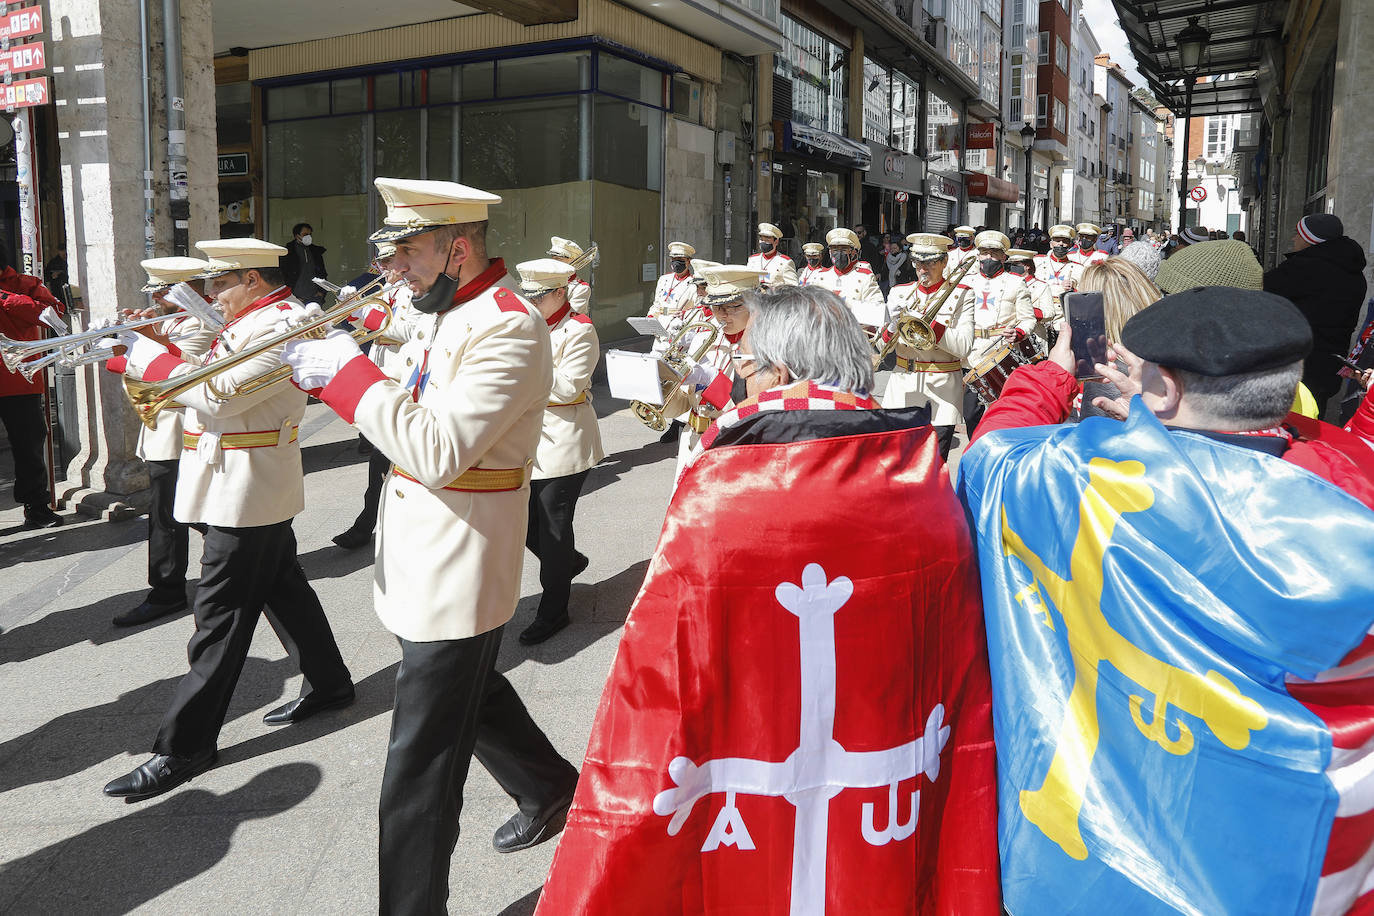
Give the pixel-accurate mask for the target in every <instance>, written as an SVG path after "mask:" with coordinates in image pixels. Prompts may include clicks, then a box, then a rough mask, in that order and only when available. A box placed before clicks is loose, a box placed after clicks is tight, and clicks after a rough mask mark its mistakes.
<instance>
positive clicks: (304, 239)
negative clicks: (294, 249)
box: [301, 232, 315, 245]
mask: <svg viewBox="0 0 1374 916" xmlns="http://www.w3.org/2000/svg"><path fill="white" fill-rule="evenodd" d="M314 241H315V237H314V236H313V235H311V234H310V233H309V232H307V233H306V234H305V235H303V236H301V244H302V245H309V244H311V243H312V242H314Z"/></svg>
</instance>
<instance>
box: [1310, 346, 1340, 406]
mask: <svg viewBox="0 0 1374 916" xmlns="http://www.w3.org/2000/svg"><path fill="white" fill-rule="evenodd" d="M1341 365H1342V363H1341V361H1340V360H1339V359H1336V358H1335V357H1334V356H1331V355H1330V354H1329V353H1313V354H1312V355H1311V356H1309V357H1307V359H1306V360H1305V361H1304V362H1303V367H1302V383H1303V384H1304V385H1306V386H1307V390H1308V391H1310V392H1312V397H1313V398H1315V399H1316V401H1317V408H1318V410H1320V411H1321V413H1320V415H1319V416H1325V415H1326V405H1327V404H1328V403H1329V402H1330V401H1331V399H1332V398H1333V397H1335V396H1336V392H1338V391H1340V390H1341V383H1342V382H1344V381H1345V379H1343V378H1341V377H1340V376H1339V375H1337V374H1336V373H1337V372H1339V371H1340V370H1341Z"/></svg>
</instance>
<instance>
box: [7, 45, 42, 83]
mask: <svg viewBox="0 0 1374 916" xmlns="http://www.w3.org/2000/svg"><path fill="white" fill-rule="evenodd" d="M47 65H48V62H47V55H46V54H44V49H43V42H41V41H33V42H29V43H28V44H26V45H15V46H13V47H12V48H9V49H8V50H4V51H0V77H3V76H4V75H5V74H6V73H29V72H30V71H33V70H42V69H43V68H44V67H46V66H47Z"/></svg>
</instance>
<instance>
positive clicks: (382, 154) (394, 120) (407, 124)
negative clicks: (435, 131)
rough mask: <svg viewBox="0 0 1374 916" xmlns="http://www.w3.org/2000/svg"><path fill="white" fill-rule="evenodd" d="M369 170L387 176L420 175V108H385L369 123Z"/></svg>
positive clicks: (416, 176) (404, 176)
mask: <svg viewBox="0 0 1374 916" xmlns="http://www.w3.org/2000/svg"><path fill="white" fill-rule="evenodd" d="M372 156H373V162H372V171H373V174H374V175H386V176H388V177H390V178H419V177H421V176H420V110H419V109H418V108H411V109H409V110H406V111H384V112H380V113H378V114H377V115H376V117H375V118H374V120H373V126H372Z"/></svg>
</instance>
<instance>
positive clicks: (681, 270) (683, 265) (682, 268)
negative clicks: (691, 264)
mask: <svg viewBox="0 0 1374 916" xmlns="http://www.w3.org/2000/svg"><path fill="white" fill-rule="evenodd" d="M668 264H669V266H670V267H672V268H673V273H675V274H685V273H686V272H687V262H686V261H684V260H682V259H681V258H673V259H672V260H671V261H669V262H668Z"/></svg>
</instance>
